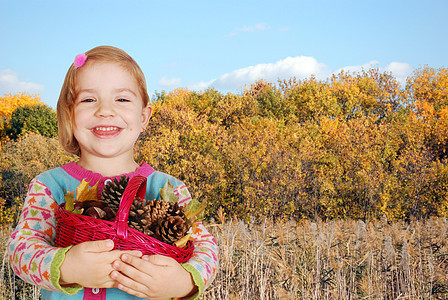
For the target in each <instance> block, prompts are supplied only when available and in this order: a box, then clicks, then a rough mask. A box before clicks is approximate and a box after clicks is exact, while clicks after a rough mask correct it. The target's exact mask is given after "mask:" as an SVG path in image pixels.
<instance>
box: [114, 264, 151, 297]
mask: <svg viewBox="0 0 448 300" xmlns="http://www.w3.org/2000/svg"><path fill="white" fill-rule="evenodd" d="M110 277H111V278H112V279H113V280H115V281H116V284H115V286H116V287H117V288H119V289H120V290H123V291H125V292H127V293H129V294H132V295H135V296H137V297H141V298H142V297H144V296H146V295H147V293H148V292H149V290H148V288H147V287H146V286H145V285H143V284H141V283H140V282H138V281H135V280H133V279H132V278H130V277H128V276H125V275H123V274H122V273H120V272H119V271H118V270H114V271H112V272H111V273H110Z"/></svg>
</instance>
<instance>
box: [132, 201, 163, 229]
mask: <svg viewBox="0 0 448 300" xmlns="http://www.w3.org/2000/svg"><path fill="white" fill-rule="evenodd" d="M168 209H169V203H167V202H165V201H163V200H152V201H150V202H149V203H147V202H146V201H141V200H140V199H135V200H134V202H133V203H132V205H131V208H130V209H129V218H128V224H129V227H131V228H134V229H136V230H138V231H140V232H143V233H145V234H147V235H151V234H152V233H153V231H154V227H155V224H157V220H158V219H161V218H164V217H165V216H166V212H167V211H168Z"/></svg>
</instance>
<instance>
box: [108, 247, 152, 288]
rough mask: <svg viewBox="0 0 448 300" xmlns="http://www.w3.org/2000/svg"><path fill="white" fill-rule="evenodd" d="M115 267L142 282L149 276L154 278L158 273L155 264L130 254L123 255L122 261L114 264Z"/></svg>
mask: <svg viewBox="0 0 448 300" xmlns="http://www.w3.org/2000/svg"><path fill="white" fill-rule="evenodd" d="M113 267H114V268H115V269H116V270H119V271H120V272H122V273H123V274H125V275H126V276H129V277H131V278H134V279H136V280H139V281H140V282H143V281H144V280H145V278H147V276H153V274H155V272H156V269H155V266H154V265H153V264H151V263H149V262H147V261H144V260H142V259H141V258H139V257H135V256H132V255H128V254H123V255H122V256H121V257H120V260H117V261H115V262H114V264H113Z"/></svg>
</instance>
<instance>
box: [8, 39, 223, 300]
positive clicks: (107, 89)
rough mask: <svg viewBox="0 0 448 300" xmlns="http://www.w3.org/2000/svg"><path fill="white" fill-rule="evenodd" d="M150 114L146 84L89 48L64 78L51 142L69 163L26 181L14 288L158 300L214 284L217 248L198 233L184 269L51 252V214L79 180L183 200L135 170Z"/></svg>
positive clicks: (122, 63) (13, 256)
mask: <svg viewBox="0 0 448 300" xmlns="http://www.w3.org/2000/svg"><path fill="white" fill-rule="evenodd" d="M151 113H152V108H151V106H150V105H149V96H148V93H147V90H146V81H145V77H144V75H143V73H142V71H141V69H140V67H139V66H138V65H137V63H136V62H135V61H134V60H133V59H132V58H131V57H130V56H129V55H128V54H127V53H125V52H124V51H122V50H120V49H117V48H114V47H109V46H101V47H96V48H94V49H92V50H90V51H88V52H86V53H85V54H81V55H78V56H77V57H76V59H75V62H74V63H73V64H72V66H71V67H70V68H69V70H68V72H67V75H66V77H65V81H64V84H63V86H62V90H61V94H60V97H59V100H58V105H57V115H58V125H59V140H60V142H61V144H62V146H63V147H64V149H65V150H67V151H68V152H70V153H73V154H76V155H77V156H79V160H78V161H77V162H72V163H69V164H66V165H64V166H62V167H59V168H56V169H53V170H50V171H47V172H44V173H42V174H40V175H38V176H37V177H36V178H35V179H33V180H32V182H31V184H30V187H29V190H28V194H27V197H26V199H25V202H24V207H23V210H22V213H21V217H20V221H19V223H18V225H17V228H16V229H15V231H14V232H13V234H12V235H11V238H10V240H9V246H8V250H9V257H10V260H11V263H12V266H13V268H14V271H15V272H16V273H17V275H19V276H20V277H21V278H22V279H24V280H26V281H27V282H30V283H32V284H36V285H38V286H40V287H42V298H43V299H136V298H137V297H140V298H150V299H166V298H170V297H186V298H190V297H193V298H195V297H197V296H198V295H199V294H200V293H201V292H202V291H203V290H204V289H205V288H206V287H207V286H208V285H209V284H210V283H211V282H212V280H213V279H214V277H215V274H216V269H217V265H218V258H217V254H218V248H217V245H216V242H215V240H214V238H213V237H212V236H211V235H210V234H209V233H208V232H207V231H206V229H205V228H204V226H203V225H202V224H199V226H198V227H197V230H195V232H194V233H193V237H194V239H195V240H194V246H195V250H194V253H193V256H192V258H191V259H190V260H189V261H187V262H186V263H184V264H179V263H177V262H176V261H175V260H174V259H172V258H169V257H165V256H160V255H152V256H143V255H142V254H141V252H140V251H119V250H112V249H113V247H114V244H113V241H112V240H103V241H92V242H84V243H80V244H78V245H76V246H71V247H67V248H58V247H55V245H54V239H55V229H56V222H55V213H54V211H55V208H56V206H57V205H58V204H60V203H62V202H64V201H65V200H64V194H65V193H66V192H67V191H74V190H75V189H76V187H77V186H78V185H79V184H80V183H81V181H82V180H83V179H85V180H86V181H88V182H90V183H89V184H90V186H93V185H95V184H96V183H98V188H99V192H101V190H102V188H103V187H104V184H105V181H107V180H111V179H113V178H115V177H119V176H120V175H122V174H126V175H128V176H129V177H130V178H132V177H133V176H135V175H143V176H146V177H147V189H146V191H147V192H146V199H154V198H160V196H159V188H161V187H163V186H164V184H165V183H166V182H167V181H168V180H169V182H170V183H171V184H172V185H173V186H174V187H175V193H176V195H178V198H179V199H178V202H179V203H180V204H182V205H184V204H186V203H187V202H188V201H189V200H190V199H191V196H190V194H189V192H188V190H187V188H186V186H185V185H184V184H183V183H182V182H180V181H179V180H177V179H176V178H174V177H172V176H169V175H167V174H164V173H161V172H157V171H155V170H154V169H153V168H152V167H150V166H149V165H148V164H146V163H145V162H143V163H141V164H140V165H139V164H137V163H136V162H135V161H134V155H133V154H134V153H133V147H134V144H135V142H136V140H137V139H138V137H139V135H140V133H141V132H143V131H144V130H145V128H146V126H147V125H148V122H149V119H150V117H151Z"/></svg>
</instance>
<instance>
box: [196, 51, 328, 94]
mask: <svg viewBox="0 0 448 300" xmlns="http://www.w3.org/2000/svg"><path fill="white" fill-rule="evenodd" d="M329 74H330V73H329V72H328V70H327V66H326V65H325V64H323V63H319V62H318V61H317V60H316V59H315V58H313V57H308V56H297V57H287V58H285V59H283V60H280V61H277V62H275V63H268V64H258V65H255V66H250V67H247V68H242V69H239V70H235V71H233V72H231V73H227V74H224V75H222V76H221V77H219V78H217V79H213V80H210V81H208V82H201V83H199V84H192V85H190V86H189V88H191V89H195V88H200V89H206V88H208V87H210V86H212V87H214V88H216V89H218V90H234V89H238V88H241V87H243V86H244V85H249V84H251V83H254V82H255V81H257V80H259V79H264V80H267V81H269V82H276V81H277V80H278V79H289V78H291V77H296V78H307V77H310V76H311V75H314V76H316V77H318V78H322V79H323V78H325V77H327V76H328V75H329Z"/></svg>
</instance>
